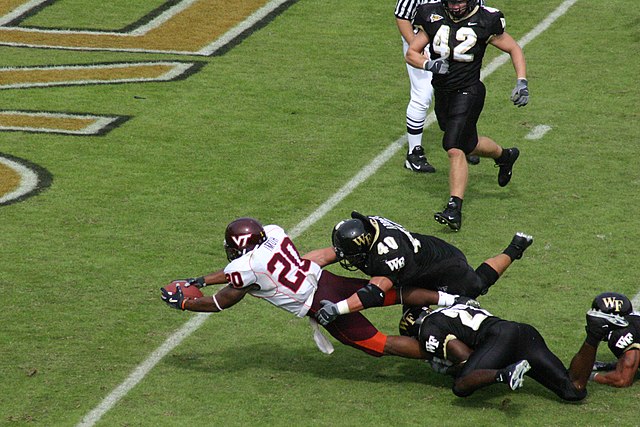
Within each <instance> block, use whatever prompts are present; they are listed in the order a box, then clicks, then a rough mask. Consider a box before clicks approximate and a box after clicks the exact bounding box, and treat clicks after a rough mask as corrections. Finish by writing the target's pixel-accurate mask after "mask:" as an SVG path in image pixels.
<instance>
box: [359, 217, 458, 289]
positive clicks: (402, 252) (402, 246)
mask: <svg viewBox="0 0 640 427" xmlns="http://www.w3.org/2000/svg"><path fill="white" fill-rule="evenodd" d="M366 218H367V219H368V220H369V222H370V223H371V225H373V227H374V228H375V230H376V231H375V237H374V239H373V244H372V245H371V249H370V250H369V252H368V253H367V257H366V260H365V262H364V264H363V265H362V266H361V267H360V270H362V272H364V273H365V274H367V275H369V276H372V277H373V276H385V277H388V278H389V279H390V280H391V281H393V283H394V285H396V286H405V285H414V286H419V285H420V284H421V278H422V277H424V276H425V275H428V274H429V273H430V272H431V270H432V269H433V268H435V267H437V266H438V263H439V262H440V261H444V260H448V259H451V258H453V257H455V258H464V255H463V254H462V252H461V251H460V250H459V249H458V248H456V247H455V246H453V245H451V244H449V243H447V242H445V241H444V240H441V239H438V238H437V237H434V236H427V235H422V234H417V233H411V232H409V231H407V230H406V229H405V228H404V227H403V226H402V225H400V224H398V223H395V222H393V221H391V220H390V219H387V218H384V217H380V216H367V217H366Z"/></svg>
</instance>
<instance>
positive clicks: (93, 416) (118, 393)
mask: <svg viewBox="0 0 640 427" xmlns="http://www.w3.org/2000/svg"><path fill="white" fill-rule="evenodd" d="M577 1H578V0H565V1H564V2H563V3H562V4H560V6H558V8H557V9H556V10H555V11H553V12H552V13H551V14H550V15H549V16H547V18H545V19H544V20H543V21H542V22H541V23H540V24H538V25H537V26H536V27H535V28H534V29H533V30H531V31H530V32H529V33H527V34H526V35H525V36H524V37H523V38H522V39H521V40H520V41H519V43H520V46H522V47H524V46H525V45H526V44H527V43H529V42H530V41H532V40H533V39H535V38H536V37H537V36H538V35H540V34H541V33H542V32H544V31H545V30H546V29H547V28H549V27H550V26H551V24H553V22H555V21H556V20H557V19H558V18H560V17H561V16H562V15H564V14H565V13H566V12H567V10H568V9H569V8H570V7H571V6H572V5H573V4H575V3H576V2H577ZM505 57H506V58H505ZM508 57H509V55H507V54H504V55H501V56H498V57H497V58H496V59H494V60H493V61H491V63H489V65H488V66H487V67H486V68H485V69H484V70H483V72H482V73H481V74H482V75H483V78H485V77H487V76H489V75H490V74H491V73H493V72H494V71H495V70H497V69H498V68H499V67H500V65H502V64H504V63H505V62H506V59H508ZM434 121H435V115H434V114H433V113H431V114H429V116H428V117H427V120H426V122H425V126H429V125H431V124H432V123H433V122H434ZM405 142H406V136H402V137H401V138H399V139H397V140H396V141H394V142H392V143H391V144H390V145H389V146H388V147H387V148H386V149H385V150H384V151H383V152H382V153H381V154H379V155H378V156H376V158H375V159H373V161H372V162H371V163H369V164H368V165H367V166H365V167H364V168H363V169H362V170H360V171H359V172H358V173H357V174H356V176H354V177H353V178H352V179H351V180H350V181H349V182H347V183H346V184H345V185H343V186H342V187H341V188H340V189H339V190H338V191H337V192H336V193H335V194H334V195H332V196H331V197H330V198H329V199H328V200H327V201H326V202H324V203H323V204H322V205H320V206H319V207H318V208H317V209H316V210H315V211H314V212H313V213H311V215H309V216H308V217H307V218H305V219H304V220H302V221H301V222H300V223H299V224H298V225H296V226H295V227H293V228H292V229H291V232H290V233H289V234H290V236H291V238H292V239H294V240H295V238H296V237H298V236H299V235H300V234H301V233H303V232H304V231H305V230H307V229H308V228H309V227H310V226H312V225H313V224H315V223H316V222H317V221H318V220H319V219H320V218H322V217H323V216H324V215H325V214H326V213H327V212H330V211H331V210H332V209H333V208H334V207H335V206H336V205H337V204H338V203H339V202H340V201H342V200H343V199H344V198H345V197H347V196H348V195H349V194H351V192H353V190H354V189H355V188H356V187H357V186H358V185H360V184H361V183H362V182H364V181H365V180H367V179H368V178H369V177H370V176H371V175H373V174H374V173H375V171H377V170H378V169H380V167H381V166H382V165H384V164H385V163H386V162H387V161H388V160H389V159H390V158H391V157H393V155H394V154H395V153H396V152H397V151H398V150H399V149H400V148H401V147H403V146H404V143H405ZM210 315H211V314H210V313H198V314H197V315H196V316H195V317H193V318H192V319H190V320H189V321H188V322H187V323H185V325H184V326H183V327H181V328H180V329H179V330H178V331H176V332H174V333H173V334H172V335H171V336H170V337H169V338H167V340H166V341H165V342H164V344H162V346H160V347H159V348H158V349H157V350H155V351H154V352H153V353H152V354H151V356H149V357H148V358H147V359H146V360H145V361H144V362H142V364H141V365H140V366H138V367H137V368H136V369H135V370H134V371H133V372H132V373H131V374H130V375H129V377H127V379H126V380H125V381H124V382H123V383H122V384H120V385H119V386H118V387H116V388H115V389H114V390H113V391H112V392H111V393H109V395H108V396H107V397H105V398H104V400H103V401H102V402H101V403H100V404H99V405H98V406H97V407H96V408H94V409H93V410H92V411H91V412H89V413H88V414H87V415H86V416H85V417H84V418H83V419H82V421H80V423H79V424H78V426H79V427H80V426H82V427H85V426H93V425H94V424H95V423H97V422H98V421H99V420H100V418H102V416H103V415H104V414H105V413H107V412H108V411H109V410H110V409H111V408H113V407H114V406H115V405H116V403H118V401H120V399H122V398H123V397H124V396H125V395H126V394H127V393H128V392H129V391H130V390H131V389H132V388H133V387H135V386H136V385H137V384H138V383H139V382H140V381H141V380H142V379H143V378H144V377H145V375H146V374H147V373H148V372H149V371H151V369H152V368H153V367H154V366H155V365H156V364H157V363H158V362H159V361H160V360H161V359H162V358H163V357H164V356H166V355H167V354H169V352H171V351H172V350H173V349H174V348H175V347H177V346H178V344H180V343H181V342H182V341H183V340H184V339H185V338H187V336H189V335H191V334H192V333H193V332H195V331H196V330H197V329H198V328H199V327H200V326H201V325H202V323H203V322H204V320H206V318H207V317H209V316H210Z"/></svg>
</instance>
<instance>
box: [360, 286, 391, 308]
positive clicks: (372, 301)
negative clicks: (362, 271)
mask: <svg viewBox="0 0 640 427" xmlns="http://www.w3.org/2000/svg"><path fill="white" fill-rule="evenodd" d="M357 295H358V298H360V302H361V303H362V306H363V307H364V308H369V307H381V306H382V305H383V304H384V292H383V291H382V289H380V288H379V287H377V286H376V285H374V284H373V283H367V284H366V285H365V286H364V287H363V288H361V289H360V290H359V291H358V292H357Z"/></svg>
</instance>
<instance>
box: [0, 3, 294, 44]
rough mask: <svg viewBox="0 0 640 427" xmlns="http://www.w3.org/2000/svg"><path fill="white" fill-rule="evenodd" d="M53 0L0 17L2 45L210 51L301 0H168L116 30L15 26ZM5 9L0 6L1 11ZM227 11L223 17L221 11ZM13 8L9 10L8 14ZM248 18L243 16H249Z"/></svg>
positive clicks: (29, 5) (28, 6)
mask: <svg viewBox="0 0 640 427" xmlns="http://www.w3.org/2000/svg"><path fill="white" fill-rule="evenodd" d="M49 1H50V0H33V1H30V2H27V3H25V4H24V5H22V6H21V7H20V8H19V10H13V11H10V10H7V11H6V13H7V14H6V15H4V16H1V17H0V45H5V46H23V47H38V48H49V49H70V50H104V51H116V52H156V53H171V54H178V55H203V56H208V55H212V54H213V53H214V52H215V51H217V50H218V49H220V48H221V47H223V46H225V45H227V44H229V43H230V42H232V41H233V40H235V39H236V38H237V37H239V36H242V35H243V34H245V32H247V31H250V30H251V28H252V27H253V26H255V25H256V24H258V23H259V22H261V21H262V20H263V19H265V18H268V17H269V16H271V15H272V14H274V13H278V12H279V11H280V10H282V9H283V8H286V7H288V6H289V5H290V4H292V3H294V2H295V1H297V0H272V1H267V0H244V1H242V2H235V3H234V4H233V7H229V3H228V1H226V0H182V1H179V2H177V3H175V4H173V5H170V3H171V2H167V3H165V4H164V5H163V6H161V7H160V8H158V9H156V10H155V11H153V12H151V13H150V14H149V15H148V17H147V18H145V19H146V21H144V22H138V23H134V24H132V25H131V26H129V27H126V28H124V29H121V30H115V31H98V30H73V29H71V30H68V29H61V30H58V29H49V28H34V27H21V26H16V25H15V24H16V22H20V21H21V19H22V18H23V17H24V16H26V15H27V14H28V13H29V12H30V11H31V10H32V9H35V8H37V7H41V6H42V5H45V6H46V5H47V3H48V2H49ZM3 9H4V8H3V7H2V6H0V12H2V10H3ZM221 10H224V11H225V13H224V19H221V18H222V17H221V15H220V11H221ZM9 12H10V13H9ZM247 16H248V18H245V17H247Z"/></svg>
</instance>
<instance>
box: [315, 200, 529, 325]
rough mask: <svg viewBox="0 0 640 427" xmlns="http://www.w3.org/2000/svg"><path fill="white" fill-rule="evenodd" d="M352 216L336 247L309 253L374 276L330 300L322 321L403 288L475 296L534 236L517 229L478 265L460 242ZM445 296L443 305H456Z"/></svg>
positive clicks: (341, 227)
mask: <svg viewBox="0 0 640 427" xmlns="http://www.w3.org/2000/svg"><path fill="white" fill-rule="evenodd" d="M351 217H352V218H351V219H348V220H344V221H341V222H339V223H338V224H337V225H336V226H335V227H334V229H333V234H332V241H333V247H329V248H324V249H318V250H316V251H312V252H310V253H308V254H307V255H306V257H310V256H311V257H312V258H310V259H312V260H313V261H315V262H317V263H318V264H320V265H321V266H325V265H328V264H331V263H333V262H336V261H339V262H340V264H341V265H342V266H343V267H344V268H346V269H349V270H355V269H358V270H360V271H362V272H363V273H365V274H367V275H369V276H370V279H369V283H368V284H367V285H366V286H365V287H363V288H362V289H361V290H359V291H358V292H357V293H355V294H353V295H352V296H350V297H349V298H347V299H344V300H342V301H340V302H337V303H330V302H328V301H327V302H326V304H323V308H322V309H321V310H320V311H319V312H318V315H317V317H318V320H319V321H320V323H322V324H323V325H325V324H328V323H329V322H331V321H332V320H333V319H335V317H337V316H338V315H340V314H346V313H350V312H355V311H360V310H362V309H365V308H369V307H378V306H381V305H383V303H384V298H385V293H387V292H388V291H389V290H390V289H392V288H393V287H396V288H398V289H406V288H423V289H424V288H426V289H431V290H434V291H439V292H446V293H448V294H453V295H461V296H465V297H469V298H476V297H477V296H479V295H482V294H484V293H486V292H487V290H488V289H489V287H490V286H492V285H493V284H494V283H495V282H496V281H497V280H498V278H499V277H500V276H501V275H502V273H504V271H505V270H506V269H507V268H508V267H509V266H510V265H511V263H512V262H513V261H514V260H516V259H520V258H521V257H522V254H523V253H524V251H525V250H526V249H527V248H528V247H529V246H531V244H532V243H533V238H532V237H531V236H529V235H526V234H523V233H517V234H516V235H515V236H514V237H513V239H512V241H511V243H510V244H509V246H507V248H506V249H505V250H504V251H503V252H502V253H500V254H498V255H496V256H494V257H492V258H489V259H487V260H486V261H485V262H483V263H482V264H481V265H480V266H479V267H478V268H477V269H473V267H471V266H470V265H469V263H468V262H467V258H466V257H465V255H464V254H463V253H462V251H460V249H458V248H456V247H455V246H453V245H451V244H449V243H447V242H445V241H444V240H441V239H438V238H437V237H434V236H427V235H423V234H417V233H411V232H409V231H407V230H406V229H405V228H404V227H402V226H401V225H399V224H397V223H395V222H393V221H391V220H389V219H387V218H383V217H380V216H364V215H362V214H360V213H358V212H352V213H351ZM453 302H454V301H453V300H450V299H443V300H442V301H439V304H438V305H451V304H453Z"/></svg>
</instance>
